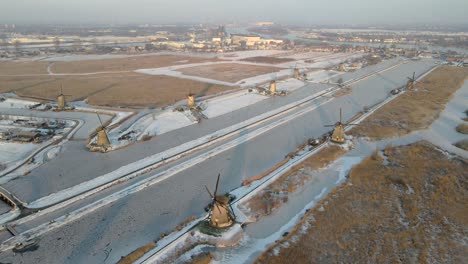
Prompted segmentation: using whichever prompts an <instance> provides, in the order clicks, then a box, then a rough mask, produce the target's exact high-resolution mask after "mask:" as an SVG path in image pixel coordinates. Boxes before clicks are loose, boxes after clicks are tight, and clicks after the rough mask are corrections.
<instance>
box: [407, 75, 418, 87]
mask: <svg viewBox="0 0 468 264" xmlns="http://www.w3.org/2000/svg"><path fill="white" fill-rule="evenodd" d="M406 78H408V82H407V83H406V89H408V90H411V89H413V88H414V85H415V84H416V83H417V82H418V81H416V72H413V78H411V77H406Z"/></svg>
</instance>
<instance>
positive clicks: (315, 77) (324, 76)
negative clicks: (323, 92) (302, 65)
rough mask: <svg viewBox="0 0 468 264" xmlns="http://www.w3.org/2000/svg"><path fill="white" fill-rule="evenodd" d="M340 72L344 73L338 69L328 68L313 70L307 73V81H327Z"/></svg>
mask: <svg viewBox="0 0 468 264" xmlns="http://www.w3.org/2000/svg"><path fill="white" fill-rule="evenodd" d="M340 74H343V73H342V72H337V71H327V70H318V71H313V72H309V73H307V81H309V82H313V83H320V82H326V81H328V80H330V79H331V78H333V77H336V76H338V75H340Z"/></svg>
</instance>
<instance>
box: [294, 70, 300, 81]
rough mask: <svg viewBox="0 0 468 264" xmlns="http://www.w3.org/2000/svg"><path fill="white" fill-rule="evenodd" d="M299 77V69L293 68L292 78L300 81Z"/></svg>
mask: <svg viewBox="0 0 468 264" xmlns="http://www.w3.org/2000/svg"><path fill="white" fill-rule="evenodd" d="M300 77H301V74H300V72H299V69H298V68H294V78H296V79H300Z"/></svg>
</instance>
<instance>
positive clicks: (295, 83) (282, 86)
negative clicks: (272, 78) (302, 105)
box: [276, 78, 305, 92]
mask: <svg viewBox="0 0 468 264" xmlns="http://www.w3.org/2000/svg"><path fill="white" fill-rule="evenodd" d="M304 85H305V84H304V82H303V81H301V80H298V79H295V78H289V79H286V80H281V81H278V82H276V90H278V91H287V92H292V91H295V90H297V89H299V88H301V87H303V86H304Z"/></svg>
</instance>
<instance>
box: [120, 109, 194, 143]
mask: <svg viewBox="0 0 468 264" xmlns="http://www.w3.org/2000/svg"><path fill="white" fill-rule="evenodd" d="M193 123H194V122H193V121H192V120H190V119H189V118H188V117H187V115H186V114H184V113H182V112H174V111H172V110H167V111H164V112H162V113H161V114H158V115H155V114H150V115H146V116H144V117H143V118H141V119H140V120H138V121H137V122H135V124H134V125H132V126H131V127H130V129H129V131H131V130H137V131H141V132H140V136H139V138H141V136H143V135H150V136H154V135H160V134H163V133H166V132H169V131H172V130H175V129H179V128H182V127H186V126H189V125H191V124H193Z"/></svg>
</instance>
